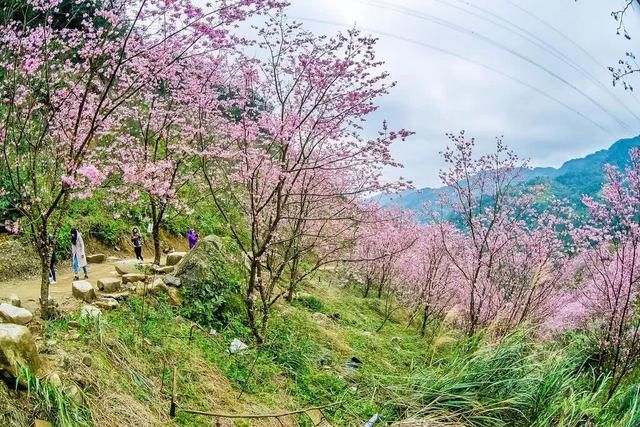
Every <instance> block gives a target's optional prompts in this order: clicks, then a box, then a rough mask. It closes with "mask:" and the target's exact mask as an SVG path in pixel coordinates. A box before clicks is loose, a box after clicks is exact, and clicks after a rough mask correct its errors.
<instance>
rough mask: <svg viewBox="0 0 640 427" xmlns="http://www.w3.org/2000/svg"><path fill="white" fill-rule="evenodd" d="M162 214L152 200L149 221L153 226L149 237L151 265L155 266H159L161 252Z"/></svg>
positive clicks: (162, 211)
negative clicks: (150, 240)
mask: <svg viewBox="0 0 640 427" xmlns="http://www.w3.org/2000/svg"><path fill="white" fill-rule="evenodd" d="M163 213H164V209H163V208H161V209H160V210H158V206H157V205H156V201H155V200H154V199H153V198H152V199H151V219H152V221H153V226H152V228H151V237H152V239H153V263H154V264H156V265H160V258H161V256H162V252H161V249H160V223H161V222H162V216H163Z"/></svg>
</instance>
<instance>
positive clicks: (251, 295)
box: [245, 259, 264, 345]
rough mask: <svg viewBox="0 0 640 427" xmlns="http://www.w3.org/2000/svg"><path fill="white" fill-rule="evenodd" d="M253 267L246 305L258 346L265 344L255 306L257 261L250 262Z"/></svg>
mask: <svg viewBox="0 0 640 427" xmlns="http://www.w3.org/2000/svg"><path fill="white" fill-rule="evenodd" d="M250 263H251V266H250V269H249V282H248V283H247V294H246V297H245V305H246V307H247V318H248V320H249V328H250V329H251V333H252V334H253V337H254V338H255V340H256V344H257V345H262V344H264V337H263V336H262V334H261V333H260V330H259V329H258V324H257V322H256V304H255V299H256V298H255V290H256V279H257V274H258V269H257V263H258V261H256V260H253V259H252V260H251V261H250Z"/></svg>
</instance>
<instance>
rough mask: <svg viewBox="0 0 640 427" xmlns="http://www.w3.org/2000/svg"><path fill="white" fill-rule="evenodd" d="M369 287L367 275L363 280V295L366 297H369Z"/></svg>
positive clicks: (369, 279)
mask: <svg viewBox="0 0 640 427" xmlns="http://www.w3.org/2000/svg"><path fill="white" fill-rule="evenodd" d="M370 289H371V278H370V277H369V276H367V280H366V282H365V286H364V297H365V298H368V297H369V290H370Z"/></svg>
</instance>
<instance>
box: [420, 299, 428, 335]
mask: <svg viewBox="0 0 640 427" xmlns="http://www.w3.org/2000/svg"><path fill="white" fill-rule="evenodd" d="M428 318H429V304H425V306H424V310H423V311H422V325H421V326H420V335H422V338H424V337H425V335H427V319H428Z"/></svg>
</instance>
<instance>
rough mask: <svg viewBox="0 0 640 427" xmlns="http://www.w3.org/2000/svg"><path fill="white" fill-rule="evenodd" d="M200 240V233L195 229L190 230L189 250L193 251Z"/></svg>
mask: <svg viewBox="0 0 640 427" xmlns="http://www.w3.org/2000/svg"><path fill="white" fill-rule="evenodd" d="M199 238H200V236H198V232H197V231H195V230H194V229H193V228H190V229H189V231H188V232H187V240H188V241H189V250H191V249H193V247H194V246H195V245H196V243H198V239H199Z"/></svg>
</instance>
